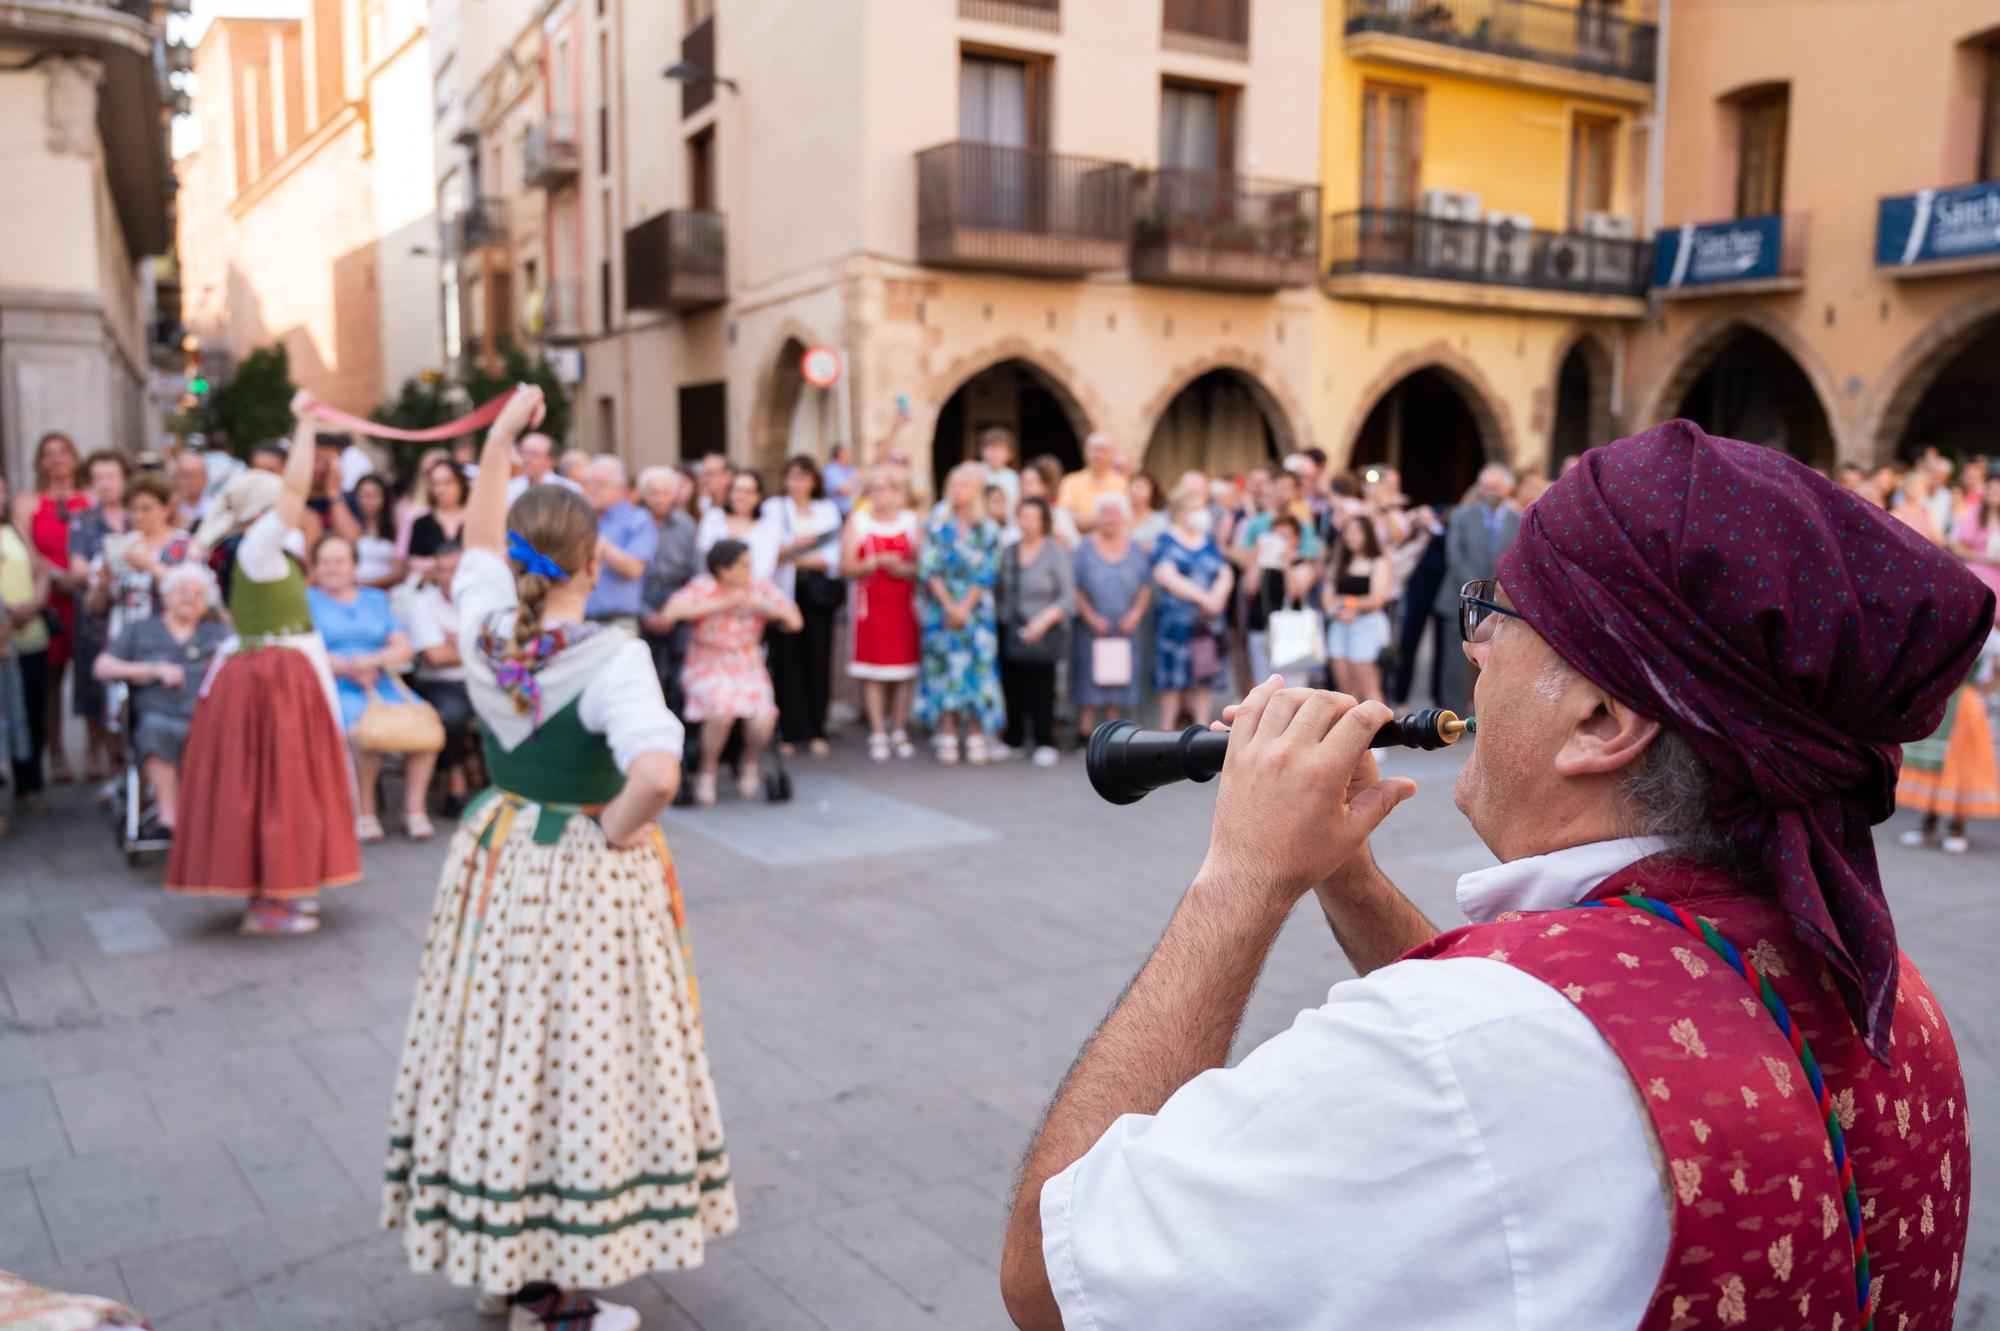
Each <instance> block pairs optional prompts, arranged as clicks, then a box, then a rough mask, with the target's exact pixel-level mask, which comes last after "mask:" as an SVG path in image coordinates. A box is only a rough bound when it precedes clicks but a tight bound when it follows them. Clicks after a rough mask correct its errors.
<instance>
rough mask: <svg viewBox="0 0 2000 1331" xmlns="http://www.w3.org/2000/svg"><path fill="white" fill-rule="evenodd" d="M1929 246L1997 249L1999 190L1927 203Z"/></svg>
mask: <svg viewBox="0 0 2000 1331" xmlns="http://www.w3.org/2000/svg"><path fill="white" fill-rule="evenodd" d="M1930 242H1931V249H1932V250H1933V251H1935V252H1936V253H1939V254H1962V253H1965V252H1966V251H1974V250H1991V249H2000V190H1989V191H1987V192H1986V193H1984V194H1975V195H1972V196H1970V197H1964V198H1952V197H1950V196H1940V197H1939V198H1938V199H1936V200H1935V201H1934V202H1933V203H1932V205H1931V233H1930Z"/></svg>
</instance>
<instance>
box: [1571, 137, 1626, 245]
mask: <svg viewBox="0 0 2000 1331" xmlns="http://www.w3.org/2000/svg"><path fill="white" fill-rule="evenodd" d="M1617 151H1618V122H1617V121H1616V120H1613V119H1611V118H1610V117H1608V116H1590V115H1579V116H1577V117H1576V118H1575V119H1574V120H1572V121H1571V122H1570V129H1569V224H1570V228H1571V229H1572V230H1575V229H1576V228H1578V227H1580V226H1582V225H1583V217H1584V214H1585V213H1608V212H1610V211H1611V210H1612V204H1611V199H1612V184H1613V180H1614V177H1615V176H1616V173H1617Z"/></svg>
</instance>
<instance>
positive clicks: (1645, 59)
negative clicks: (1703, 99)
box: [1347, 0, 1659, 83]
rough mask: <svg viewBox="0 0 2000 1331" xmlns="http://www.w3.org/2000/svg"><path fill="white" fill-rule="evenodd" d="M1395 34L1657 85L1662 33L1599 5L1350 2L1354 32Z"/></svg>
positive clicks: (1493, 0)
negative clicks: (1656, 51)
mask: <svg viewBox="0 0 2000 1331" xmlns="http://www.w3.org/2000/svg"><path fill="white" fill-rule="evenodd" d="M1371 32H1381V33H1393V34H1395V35H1397V36H1403V37H1415V38H1419V39H1421V40H1423V41H1427V42H1438V43H1441V44H1443V45H1446V46H1456V47H1460V48H1463V49H1466V50H1472V51H1491V52H1493V53H1494V54H1496V55H1505V56H1514V57H1516V58H1518V59H1522V60H1535V61H1540V62H1542V63H1544V64H1554V65H1563V66H1566V67H1568V68H1570V69H1578V70H1583V71H1586V72H1588V73H1592V74H1609V75H1614V76H1616V77H1618V78H1625V79H1640V80H1643V81H1645V82H1648V83H1650V82H1652V80H1653V51H1654V47H1655V44H1656V42H1657V40H1658V35H1659V29H1658V28H1657V26H1655V25H1654V24H1651V23H1641V22H1637V21H1635V20H1632V19H1628V18H1625V17H1623V16H1622V15H1621V14H1617V13H1614V12H1612V11H1611V9H1610V8H1609V7H1608V6H1605V5H1596V4H1588V3H1586V4H1581V5H1551V4H1542V3H1538V0H1347V35H1348V36H1350V37H1352V36H1356V35H1358V34H1361V33H1371Z"/></svg>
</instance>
